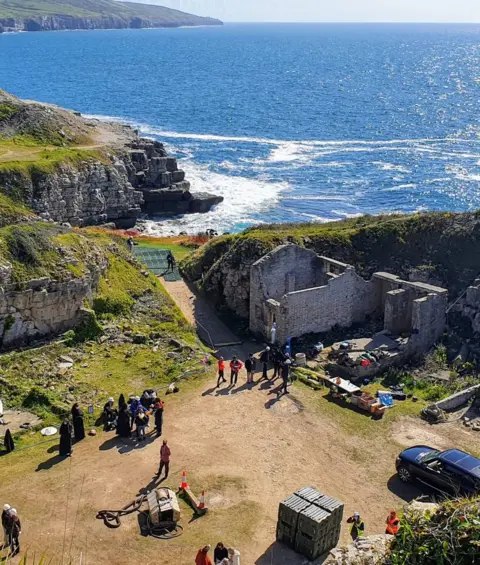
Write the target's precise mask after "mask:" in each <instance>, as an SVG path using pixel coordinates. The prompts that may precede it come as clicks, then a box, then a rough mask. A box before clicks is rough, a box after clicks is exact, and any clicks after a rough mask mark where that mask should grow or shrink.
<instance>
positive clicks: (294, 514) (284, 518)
mask: <svg viewBox="0 0 480 565" xmlns="http://www.w3.org/2000/svg"><path fill="white" fill-rule="evenodd" d="M309 506H310V503H309V502H307V501H306V500H304V499H303V498H300V497H299V496H297V495H296V494H293V495H292V496H290V497H289V498H287V499H286V500H284V501H283V502H280V507H279V509H278V522H277V540H278V541H281V542H283V543H284V544H286V545H288V546H289V547H291V548H292V549H295V538H296V535H297V526H298V517H299V515H300V512H302V511H303V510H305V509H306V508H308V507H309Z"/></svg>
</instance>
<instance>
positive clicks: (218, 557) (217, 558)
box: [195, 542, 240, 565]
mask: <svg viewBox="0 0 480 565" xmlns="http://www.w3.org/2000/svg"><path fill="white" fill-rule="evenodd" d="M211 549H212V548H211V546H210V545H206V546H205V547H203V548H202V549H199V550H198V553H197V557H196V559H195V565H240V552H239V551H237V550H236V549H233V548H230V549H227V548H226V547H225V546H224V544H223V543H222V542H218V543H217V545H216V547H215V549H214V551H213V562H212V560H211V559H210V555H209V554H210V550H211Z"/></svg>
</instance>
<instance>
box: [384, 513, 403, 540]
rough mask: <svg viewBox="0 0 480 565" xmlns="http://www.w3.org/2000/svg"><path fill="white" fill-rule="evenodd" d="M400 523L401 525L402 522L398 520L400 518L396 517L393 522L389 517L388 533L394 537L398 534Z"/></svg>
mask: <svg viewBox="0 0 480 565" xmlns="http://www.w3.org/2000/svg"><path fill="white" fill-rule="evenodd" d="M399 523H400V520H399V519H398V516H395V518H393V520H392V518H390V516H389V517H388V518H387V532H388V533H389V534H392V536H394V535H395V534H398V529H399Z"/></svg>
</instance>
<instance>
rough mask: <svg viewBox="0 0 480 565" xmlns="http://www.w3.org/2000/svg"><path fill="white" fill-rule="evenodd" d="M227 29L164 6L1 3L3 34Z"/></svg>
mask: <svg viewBox="0 0 480 565" xmlns="http://www.w3.org/2000/svg"><path fill="white" fill-rule="evenodd" d="M209 25H223V24H222V22H221V21H220V20H217V19H214V18H206V17H202V16H195V15H193V14H187V13H185V12H180V11H179V10H173V9H171V8H166V7H163V6H152V5H149V4H137V3H133V2H119V1H117V0H96V1H95V2H91V1H89V0H52V1H50V2H48V3H47V2H41V1H40V0H34V1H32V2H28V3H26V2H24V0H0V33H2V32H9V31H60V30H80V29H83V30H92V29H141V28H161V27H182V26H209Z"/></svg>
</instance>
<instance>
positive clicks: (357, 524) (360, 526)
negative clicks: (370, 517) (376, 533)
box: [350, 520, 365, 536]
mask: <svg viewBox="0 0 480 565" xmlns="http://www.w3.org/2000/svg"><path fill="white" fill-rule="evenodd" d="M354 528H355V529H356V530H357V534H358V535H359V536H361V535H362V534H363V533H364V532H365V522H364V521H363V520H360V522H355V521H354V522H353V523H352V525H351V526H350V535H351V534H353V531H354Z"/></svg>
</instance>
